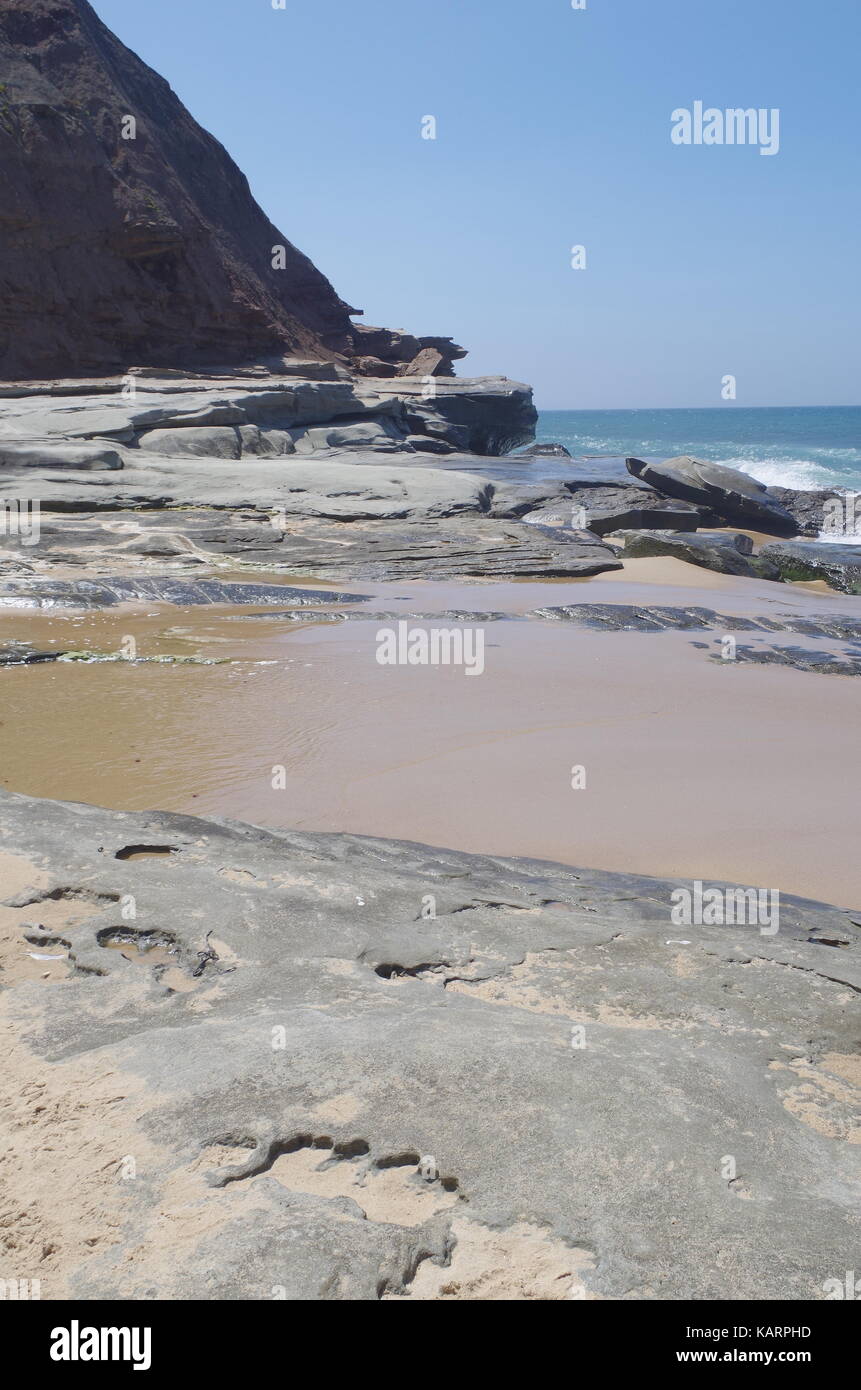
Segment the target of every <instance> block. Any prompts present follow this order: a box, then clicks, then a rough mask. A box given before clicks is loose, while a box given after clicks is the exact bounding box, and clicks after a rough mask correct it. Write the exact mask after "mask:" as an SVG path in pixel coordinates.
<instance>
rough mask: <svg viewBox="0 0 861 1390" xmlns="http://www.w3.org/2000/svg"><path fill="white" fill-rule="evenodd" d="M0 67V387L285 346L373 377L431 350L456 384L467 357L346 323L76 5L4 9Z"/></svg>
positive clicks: (347, 314)
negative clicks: (377, 363)
mask: <svg viewBox="0 0 861 1390" xmlns="http://www.w3.org/2000/svg"><path fill="white" fill-rule="evenodd" d="M0 65H2V69H3V77H4V79H5V80H4V82H3V87H2V94H0V95H2V104H0V176H2V183H3V189H4V197H3V202H2V208H0V377H5V378H10V377H11V378H16V377H17V378H24V377H37V376H42V377H44V376H46V375H48V374H50V373H64V374H67V375H74V374H78V375H82V374H85V373H87V372H98V371H105V370H112V369H114V368H119V369H121V370H122V369H124V368H125V367H126V366H127V364H129V363H131V362H138V363H141V364H143V365H145V366H155V365H159V366H165V367H177V366H180V365H183V364H191V363H222V362H228V361H233V362H242V361H247V360H248V359H249V358H253V357H256V358H263V359H264V360H266V359H269V360H271V359H272V358H273V357H274V358H276V360H277V357H278V356H279V355H281V356H283V355H284V353H285V352H287V353H290V354H293V355H301V356H304V357H306V358H309V359H311V360H312V361H313V360H318V361H321V360H326V359H329V360H331V359H334V358H339V359H340V361H341V362H345V361H348V360H350V359H351V358H353V357H355V358H357V359H358V361H357V367H358V369H359V370H362V367H363V366H364V364H365V359H366V358H367V356H368V355H370V356H371V357H377V358H379V359H381V360H382V361H383V364H384V365H383V368H382V371H383V372H385V371H387V370H388V367H387V365H386V364H388V363H390V362H392V361H393V359H394V360H395V361H397V360H405V361H407V362H409V361H411V360H412V359H413V358H415V357H416V356H417V354H419V353H432V354H434V361H435V365H434V367H433V368H432V370H434V371H437V372H438V371H440V370H442V371H443V372H445V373H450V372H451V371H452V363H453V361H454V360H455V358H459V357H463V356H464V355H465V351H464V349H463V348H460V347H458V345H457V344H455V343H453V342H452V340H451V339H450V338H418V339H417V338H412V337H411V336H410V335H407V334H397V333H390V332H389V331H388V330H386V329H368V330H363V329H362V328H361V327H359V326H357V325H355V324H353V323H352V322H351V315H353V314H355V313H357V312H360V311H358V310H355V309H353V308H351V307H350V305H349V304H347V303H345V302H344V300H342V299H341V298H340V297H339V296H338V295H337V294H336V292H335V290H334V289H333V288H332V286H331V284H330V283H329V281H328V280H327V279H326V278H325V276H323V275H321V274H320V272H319V271H318V270H317V269H316V268H315V266H314V265H312V263H311V261H310V260H308V258H307V257H306V256H304V255H303V254H302V253H301V252H300V251H298V250H297V249H296V248H295V247H294V246H293V245H291V243H290V242H289V241H288V240H287V238H286V237H285V236H284V235H283V233H281V232H280V231H279V230H278V229H277V228H276V227H275V226H274V225H273V224H272V223H271V222H270V221H269V219H268V218H267V217H266V215H265V214H264V213H263V211H262V210H261V209H260V207H259V206H258V205H257V203H256V202H255V201H254V199H253V197H252V196H251V192H250V189H249V187H248V181H247V179H246V178H245V177H244V175H243V174H242V173H241V172H240V170H239V169H238V168H237V167H236V165H235V164H234V162H233V160H232V159H231V158H230V156H229V155H228V154H227V152H226V151H225V150H224V149H223V147H222V146H221V145H220V144H219V143H218V141H217V140H215V139H213V137H212V136H211V135H209V134H207V132H206V131H204V130H203V129H202V128H201V127H200V126H199V125H198V124H197V122H196V121H194V120H193V119H192V117H191V116H190V115H189V113H188V111H187V110H186V109H185V107H184V106H183V105H182V103H181V102H180V101H179V100H178V98H177V97H176V95H175V94H174V93H173V91H172V90H171V89H170V87H169V86H168V84H167V83H166V82H165V81H164V80H163V78H161V77H159V76H158V74H156V73H155V72H153V71H152V69H151V68H148V67H147V66H146V64H144V63H143V62H141V60H140V59H139V58H138V57H137V56H136V55H135V54H134V53H132V52H131V51H130V50H129V49H127V48H125V47H124V45H123V44H122V43H120V41H119V40H118V39H117V38H116V37H115V36H114V35H113V34H112V33H111V32H110V30H109V29H107V28H106V27H105V25H104V24H103V23H102V22H101V20H100V19H99V18H98V16H97V15H96V14H95V12H94V11H93V9H92V7H91V6H90V5H89V4H88V3H87V2H86V0H3V5H2V9H0ZM132 122H133V123H134V124H133V125H132V124H131V123H132ZM400 351H403V353H404V354H405V356H404V357H403V358H399V353H400Z"/></svg>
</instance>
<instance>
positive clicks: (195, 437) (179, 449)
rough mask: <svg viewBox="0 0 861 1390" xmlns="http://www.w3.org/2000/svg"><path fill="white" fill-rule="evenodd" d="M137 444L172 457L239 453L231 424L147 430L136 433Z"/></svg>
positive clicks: (220, 456)
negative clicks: (139, 433)
mask: <svg viewBox="0 0 861 1390" xmlns="http://www.w3.org/2000/svg"><path fill="white" fill-rule="evenodd" d="M245 428H247V426H246V427H245ZM137 445H138V448H139V449H142V450H143V451H144V452H145V453H147V454H167V455H169V456H171V457H173V458H181V457H182V455H183V454H191V455H193V456H195V457H199V458H214V459H238V458H240V457H241V454H242V445H241V440H240V435H239V431H238V430H237V429H236V427H235V426H232V425H210V426H208V427H206V426H204V427H197V428H195V427H192V428H191V429H173V430H158V429H157V430H147V431H146V433H145V434H141V435H139V436H138V439H137Z"/></svg>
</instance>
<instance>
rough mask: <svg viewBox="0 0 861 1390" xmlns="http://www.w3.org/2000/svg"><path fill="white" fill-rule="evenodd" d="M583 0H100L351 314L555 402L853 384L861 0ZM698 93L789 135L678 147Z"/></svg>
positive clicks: (689, 400) (748, 399)
mask: <svg viewBox="0 0 861 1390" xmlns="http://www.w3.org/2000/svg"><path fill="white" fill-rule="evenodd" d="M586 6H587V7H586V9H585V10H573V9H572V8H571V0H522V2H521V3H518V0H432V3H431V0H287V8H286V9H285V10H274V9H273V8H272V0H138V3H132V0H95V8H96V10H97V12H98V13H99V15H100V16H101V17H102V19H104V20H105V22H106V23H107V24H108V25H110V27H111V28H112V29H113V30H114V31H115V32H116V33H117V34H118V35H119V37H120V38H121V39H122V40H123V41H124V42H125V43H126V44H128V46H129V47H130V48H132V49H134V50H135V51H136V52H137V53H139V54H140V56H141V57H142V58H144V60H145V61H147V62H148V63H150V64H151V65H152V66H153V67H155V68H157V69H158V70H159V71H160V72H161V73H162V74H163V76H165V77H166V78H167V79H168V81H169V82H170V83H171V85H172V86H173V88H174V89H175V91H176V92H177V93H178V94H179V96H180V97H181V98H182V100H183V101H184V102H185V103H186V105H187V106H188V107H189V108H190V110H191V112H192V114H193V115H194V116H195V117H196V118H197V119H198V120H199V121H200V122H201V123H202V124H203V125H205V126H206V127H207V128H208V129H209V130H211V131H212V133H213V134H214V135H216V136H217V137H218V138H219V139H220V140H221V141H222V142H223V143H224V144H225V145H226V147H227V149H228V150H229V151H230V153H231V154H232V155H233V157H234V158H235V159H236V161H237V162H238V164H239V165H240V167H241V168H242V169H243V170H244V171H245V173H246V174H247V175H248V178H249V180H250V183H251V187H252V189H253V191H254V194H255V196H256V197H257V199H258V201H259V202H260V203H261V204H262V205H263V206H264V208H265V209H266V211H267V212H268V214H269V215H270V216H271V217H272V219H273V221H274V222H275V223H276V224H277V225H278V226H279V227H280V228H281V229H282V231H283V232H284V233H285V234H286V235H287V236H288V237H289V239H290V240H291V241H292V242H294V243H295V244H296V245H297V246H299V247H300V248H301V249H302V250H303V251H305V252H306V254H308V255H309V256H310V257H311V258H312V260H313V261H314V262H315V263H316V264H317V265H318V266H319V267H320V269H321V270H323V271H324V272H325V273H326V274H327V275H328V276H329V278H330V279H331V280H332V282H333V283H334V285H335V287H336V288H337V290H338V292H339V293H340V294H341V295H342V296H343V297H344V298H345V299H347V300H348V301H349V302H350V303H351V304H355V305H357V306H359V307H360V308H363V309H364V310H365V322H367V323H371V324H385V325H386V326H388V327H391V328H406V329H409V330H410V331H411V332H415V333H441V334H449V335H451V336H453V337H454V338H455V339H457V341H459V342H461V343H463V344H464V346H466V347H468V348H469V349H470V356H469V357H468V358H467V359H466V361H465V362H464V363H463V364H462V365H461V368H460V370H461V372H463V373H465V372H469V373H470V374H471V375H481V374H491V373H497V372H500V373H504V374H505V375H507V376H509V377H513V378H517V379H519V380H523V381H528V382H531V383H532V384H533V385H534V387H535V391H536V400H537V403H538V405H539V406H541V407H544V408H560V409H562V408H572V409H574V408H578V407H582V408H602V407H607V408H613V407H642V406H706V405H715V406H720V405H724V404H725V403H724V402H723V401H722V398H721V382H722V379H723V378H724V377H725V376H726V375H729V374H732V375H734V376H735V377H736V379H737V403H738V404H739V405H838V404H843V405H851V404H857V403H859V402H861V390H859V373H858V364H859V358H861V354H859V350H858V324H859V317H861V316H860V315H859V308H861V305H859V299H861V275H859V272H858V254H857V244H858V238H859V226H861V178H859V145H861V131H859V109H861V106H859V101H858V96H857V92H858V85H857V62H858V49H859V40H861V6H859V4H858V0H586ZM697 100H701V101H703V102H704V103H705V105H706V107H709V106H713V107H716V108H718V109H721V110H723V109H726V108H728V107H756V108H761V107H762V108H768V109H771V108H773V107H776V108H779V110H780V150H779V153H778V154H776V155H775V156H773V157H766V156H763V155H761V154H760V152H759V150H758V148H755V147H750V146H744V147H740V146H735V147H729V146H725V145H724V146H712V147H705V146H693V145H692V146H688V147H683V146H677V145H674V144H673V143H672V141H671V139H670V131H671V114H672V112H673V111H674V110H676V109H677V108H682V107H687V108H692V107H693V103H694V102H695V101H697ZM427 115H433V116H435V117H436V120H437V123H438V124H437V138H436V140H424V139H422V138H421V121H422V118H423V117H424V116H427ZM574 245H583V246H585V247H586V260H587V264H586V269H585V270H576V271H575V270H572V269H571V247H572V246H574ZM725 408H726V409H732V405H731V404H729V403H726V404H725Z"/></svg>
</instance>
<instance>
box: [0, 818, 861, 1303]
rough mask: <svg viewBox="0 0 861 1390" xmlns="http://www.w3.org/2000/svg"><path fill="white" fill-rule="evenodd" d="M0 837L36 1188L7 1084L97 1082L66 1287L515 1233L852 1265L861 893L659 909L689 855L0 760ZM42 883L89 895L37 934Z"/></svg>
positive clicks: (490, 1280)
mask: <svg viewBox="0 0 861 1390" xmlns="http://www.w3.org/2000/svg"><path fill="white" fill-rule="evenodd" d="M0 835H2V844H3V849H4V852H5V853H7V854H13V855H16V854H19V855H20V854H23V855H26V856H27V857H29V858H30V859H31V860H33V861H34V873H35V872H37V871H41V873H42V874H43V875H44V877H43V878H42V881H41V886H38V887H33V888H31V889H29V890H28V889H25V890H23V891H20V892H18V893H16V895H15V896H14V897H12V898H11V899H8V901H9V903H10V904H11V906H12V909H13V911H17V912H18V913H19V915H20V920H21V937H20V949H21V951H22V952H26V951H27V950H29V949H32V944H33V943H34V942H38V941H39V940H41V939H45V940H46V941H47V940H50V941H53V942H54V943H55V944H54V945H53V946H52V948H51V949H52V950H53V951H54V952H57V951H59V952H60V953H64V954H65V957H66V962H67V969H68V974H67V977H66V978H64V979H62V980H60V981H50V980H47V981H46V980H34V981H31V982H29V983H21V984H17V985H16V986H15V987H14V988H11V989H7V990H5V992H4V1003H5V1004H6V1008H7V1015H8V1017H9V1018H10V1019H11V1020H12V1022H13V1023H15V1024H17V1027H18V1029H19V1030H20V1032H21V1033H22V1034H25V1035H26V1042H27V1050H28V1055H32V1054H35V1055H36V1057H37V1058H41V1059H42V1068H41V1071H40V1072H39V1073H37V1075H40V1076H41V1078H42V1086H41V1088H36V1090H35V1100H33V1101H32V1102H31V1101H30V1100H29V1099H25V1101H24V1102H23V1112H22V1119H21V1123H22V1125H24V1124H25V1122H26V1121H27V1120H28V1118H29V1119H31V1124H30V1127H29V1128H26V1127H25V1128H22V1129H21V1131H20V1137H19V1133H18V1131H17V1130H14V1129H13V1131H12V1133H11V1136H10V1138H9V1141H8V1142H9V1147H8V1150H7V1157H8V1158H9V1161H11V1162H13V1163H14V1162H16V1161H17V1160H18V1157H19V1154H21V1153H23V1148H22V1147H21V1146H22V1145H24V1144H25V1143H26V1144H28V1145H29V1149H28V1152H29V1153H30V1155H31V1160H30V1166H31V1167H32V1174H33V1176H32V1177H31V1178H30V1179H29V1180H30V1181H31V1182H32V1184H33V1187H34V1190H35V1193H36V1194H37V1198H38V1201H37V1207H38V1205H39V1204H40V1203H41V1201H42V1199H43V1198H44V1197H46V1196H47V1197H50V1195H51V1194H50V1193H47V1194H46V1193H44V1192H42V1191H40V1183H41V1184H42V1185H43V1186H46V1185H50V1182H51V1177H50V1172H51V1166H52V1163H54V1164H55V1163H56V1154H52V1153H51V1152H50V1146H51V1144H52V1143H53V1144H56V1142H57V1137H56V1133H55V1129H56V1125H54V1127H53V1128H49V1129H48V1130H45V1129H44V1128H39V1127H38V1126H36V1127H35V1128H34V1127H33V1126H32V1117H30V1116H29V1109H28V1107H29V1106H30V1105H31V1104H32V1105H35V1104H36V1103H38V1104H39V1105H40V1106H41V1107H42V1109H43V1110H44V1107H45V1104H46V1096H47V1098H48V1101H49V1102H50V1103H51V1104H52V1105H54V1106H55V1107H56V1113H57V1115H58V1116H59V1117H62V1116H63V1115H64V1114H65V1107H66V1106H67V1104H68V1101H69V1097H68V1093H67V1092H66V1091H65V1090H64V1089H63V1078H64V1076H65V1075H66V1070H65V1069H68V1068H72V1069H73V1074H74V1075H75V1076H76V1077H77V1078H79V1080H78V1083H77V1090H76V1092H75V1094H74V1098H73V1099H74V1106H75V1110H74V1114H75V1126H76V1129H77V1127H78V1126H80V1125H82V1124H84V1125H85V1124H86V1121H87V1116H88V1108H89V1107H92V1106H93V1105H94V1103H95V1100H96V1098H97V1096H98V1085H99V1080H98V1078H100V1077H102V1076H103V1075H105V1076H108V1078H109V1079H108V1080H107V1081H106V1082H105V1083H104V1084H105V1085H106V1086H110V1087H111V1089H110V1090H108V1091H107V1092H106V1096H107V1097H110V1098H112V1099H113V1104H112V1105H111V1107H110V1109H109V1113H110V1124H109V1125H108V1126H107V1127H106V1126H105V1125H103V1126H102V1128H101V1129H100V1130H99V1131H98V1133H99V1143H100V1145H101V1147H100V1149H99V1150H98V1156H99V1158H100V1161H101V1163H102V1164H105V1163H107V1167H106V1169H104V1171H102V1170H101V1169H100V1170H99V1172H98V1174H94V1175H93V1177H94V1178H97V1181H96V1182H95V1183H92V1182H91V1183H89V1184H86V1186H87V1200H88V1202H89V1211H90V1213H91V1218H90V1219H91V1221H92V1222H93V1223H94V1225H95V1227H96V1228H97V1229H98V1230H101V1229H103V1226H102V1225H100V1224H99V1221H98V1216H99V1204H100V1203H101V1204H103V1205H104V1207H105V1208H106V1209H107V1210H108V1211H109V1212H110V1214H111V1217H112V1224H111V1234H110V1239H108V1240H100V1241H97V1242H95V1243H94V1244H93V1245H92V1246H91V1247H90V1248H89V1250H88V1251H87V1253H83V1252H82V1254H81V1257H80V1260H79V1262H78V1263H77V1264H75V1265H74V1266H73V1268H72V1269H71V1271H70V1274H69V1288H70V1292H71V1296H73V1297H84V1298H96V1297H106V1298H111V1299H117V1298H120V1299H129V1298H153V1297H156V1298H182V1299H194V1298H201V1299H225V1298H227V1299H250V1300H256V1299H260V1300H268V1299H271V1298H272V1296H273V1291H274V1290H278V1289H281V1290H286V1296H287V1297H288V1298H300V1299H309V1300H313V1299H330V1300H331V1299H336V1300H340V1299H354V1300H355V1299H357V1300H369V1301H373V1300H377V1299H379V1298H381V1297H409V1296H412V1297H422V1296H434V1295H433V1294H432V1293H431V1294H428V1293H426V1292H425V1293H423V1292H422V1290H423V1289H427V1287H428V1284H429V1285H430V1287H431V1288H432V1289H433V1288H435V1289H436V1290H437V1291H439V1290H440V1289H441V1288H442V1287H443V1285H444V1286H445V1287H446V1288H448V1289H449V1290H450V1291H451V1290H454V1293H453V1295H451V1294H450V1296H455V1297H461V1298H470V1297H480V1298H481V1297H485V1298H486V1297H494V1296H496V1297H505V1296H506V1292H505V1288H506V1286H505V1282H504V1281H505V1278H506V1271H508V1272H510V1270H511V1268H512V1266H513V1267H515V1268H516V1270H517V1279H518V1291H517V1293H516V1294H515V1295H514V1296H516V1297H521V1298H522V1297H527V1298H529V1297H539V1298H550V1299H554V1298H568V1297H571V1296H574V1297H577V1296H585V1297H587V1298H611V1299H634V1300H642V1299H697V1300H703V1299H705V1300H711V1299H719V1298H729V1299H739V1300H754V1301H758V1300H761V1299H772V1298H773V1299H790V1300H808V1299H811V1300H815V1299H822V1298H824V1297H825V1294H824V1292H823V1288H822V1286H823V1283H824V1281H825V1280H827V1279H829V1278H831V1277H833V1276H834V1275H835V1273H838V1274H839V1272H840V1271H842V1270H843V1269H844V1268H845V1266H846V1263H847V1258H848V1256H847V1252H851V1250H852V1249H853V1248H854V1242H855V1239H856V1234H857V1231H856V1224H855V1220H854V1214H853V1211H854V1206H855V1202H856V1195H855V1194H856V1190H855V1186H854V1184H855V1181H856V1179H857V1163H856V1162H855V1159H854V1153H855V1151H854V1150H853V1149H852V1147H851V1145H850V1144H849V1143H847V1138H848V1136H849V1133H850V1127H851V1105H850V1100H851V1093H850V1091H849V1088H848V1087H847V1085H846V1083H845V1081H844V1080H843V1079H842V1073H841V1070H840V1069H841V1067H843V1066H844V1065H848V1064H849V1063H850V1062H851V1061H852V1060H853V1059H854V1058H856V1057H857V1053H856V1049H857V1028H856V1027H855V1025H854V1021H853V1018H852V1015H851V1013H850V1012H849V1009H848V1005H849V1003H850V1001H852V1000H853V998H854V997H855V996H856V995H857V992H858V990H859V988H861V970H859V947H858V921H859V920H861V919H859V917H858V915H857V914H853V913H846V912H842V911H838V910H837V909H835V908H829V907H826V906H822V905H820V904H815V903H810V902H806V901H804V900H799V899H794V898H790V897H787V896H782V897H781V901H780V920H779V931H778V932H777V933H776V934H774V935H763V934H761V932H760V931H759V929H758V928H757V927H755V926H701V927H688V928H679V927H678V926H675V925H674V924H673V923H672V921H671V917H670V912H671V904H672V901H673V900H672V897H671V894H672V892H673V890H674V889H675V888H677V887H688V888H690V887H691V885H686V884H677V883H673V882H669V881H662V880H657V879H647V878H641V877H636V876H633V875H626V874H607V873H601V872H597V871H590V870H581V869H571V868H566V867H562V866H559V865H554V864H547V863H539V862H536V861H530V860H518V859H508V858H504V857H489V858H483V857H479V856H472V855H467V854H460V853H456V852H454V851H450V850H437V849H429V848H427V847H424V846H420V845H411V844H405V843H398V842H393V841H384V840H371V839H363V838H361V837H358V836H352V835H331V834H329V835H327V834H306V833H296V832H290V831H269V830H263V829H260V828H255V827H253V826H247V825H240V824H232V823H227V822H213V821H201V820H196V819H193V818H191V817H188V816H182V815H171V814H166V813H162V812H157V811H153V812H144V813H139V814H128V813H123V812H116V811H102V810H99V809H98V808H95V807H91V806H83V805H68V804H66V805H64V804H61V803H55V802H40V801H33V800H31V799H29V798H26V797H19V796H12V795H10V794H8V793H0ZM705 886H706V888H709V887H711V886H718V887H720V888H722V889H725V888H726V887H727V885H712V884H710V883H706V885H705ZM130 899H131V900H133V901H134V903H135V905H136V916H135V919H134V921H132V922H129V920H128V919H127V918H125V919H124V917H123V915H122V914H121V912H120V904H121V903H126V904H127V903H128V902H129V900H130ZM48 900H50V901H51V902H53V903H54V904H55V905H56V904H57V903H58V902H59V903H62V902H63V901H64V900H66V901H69V902H70V903H71V904H73V905H77V906H78V907H80V905H81V903H82V902H83V903H84V904H90V905H91V907H92V911H91V913H90V914H89V915H88V916H85V917H84V918H83V919H81V918H80V917H79V919H78V920H77V921H76V922H75V923H74V924H73V925H70V926H68V927H64V928H63V932H62V939H59V938H58V937H57V935H56V934H55V935H54V936H52V937H49V936H47V935H44V937H43V936H40V934H39V930H38V925H36V926H33V924H34V923H36V924H38V922H39V905H40V903H42V902H45V901H48ZM431 909H432V910H433V912H434V913H435V915H434V916H429V915H428V913H429V912H430V911H431ZM27 923H29V924H30V926H29V928H28V927H27V926H26V925H25V924H27ZM53 930H54V931H55V933H56V929H53ZM109 947H113V949H106V948H109ZM156 947H158V948H159V951H160V952H161V953H162V955H161V956H159V953H158V952H156V954H155V956H153V957H152V959H153V961H154V962H155V963H154V964H152V965H151V964H149V962H148V952H149V951H150V950H154V949H155V948H156ZM8 949H9V951H10V952H11V954H8V955H7V956H6V957H5V962H6V964H7V966H8V965H10V964H11V963H12V962H13V961H14V935H13V938H12V939H11V940H10V945H9V948H8ZM165 954H166V956H167V959H165ZM3 978H4V977H3V976H2V975H0V984H2V981H3ZM55 1075H56V1081H55V1080H54V1077H55ZM46 1085H47V1086H48V1088H49V1089H48V1091H47V1092H46V1091H45V1086H46ZM51 1088H58V1089H57V1090H56V1098H55V1099H54V1098H53V1097H54V1090H53V1089H51ZM19 1108H20V1107H19ZM52 1118H53V1116H52ZM43 1146H47V1147H43ZM114 1150H115V1151H116V1158H115V1161H114V1163H113V1164H112V1163H111V1157H112V1155H113V1154H114ZM728 1154H729V1155H732V1156H733V1157H734V1159H735V1162H736V1165H737V1167H736V1171H735V1175H734V1176H733V1177H732V1178H731V1179H730V1178H728V1177H727V1176H726V1174H725V1172H724V1171H723V1166H724V1165H725V1160H726V1155H728ZM122 1155H131V1156H132V1157H136V1163H137V1178H136V1181H134V1182H131V1181H127V1182H124V1181H123V1180H122V1177H121V1174H120V1172H119V1171H118V1165H119V1163H120V1159H121V1157H122ZM424 1155H432V1156H433V1160H434V1167H433V1169H432V1170H431V1172H432V1173H434V1172H435V1173H436V1174H437V1176H436V1177H432V1178H431V1180H430V1181H427V1182H425V1181H423V1180H422V1179H421V1178H420V1176H419V1174H418V1172H417V1165H418V1163H419V1160H420V1158H421V1157H422V1156H424ZM94 1157H95V1155H94ZM73 1200H74V1198H73ZM177 1226H178V1227H179V1229H181V1231H182V1239H181V1240H180V1241H178V1242H177V1243H175V1244H173V1245H172V1246H171V1247H170V1248H169V1249H165V1248H163V1247H164V1238H165V1231H166V1230H167V1229H170V1228H173V1229H176V1228H177ZM500 1242H501V1244H500ZM85 1248H86V1247H85ZM505 1252H507V1258H506V1255H505ZM49 1263H50V1262H49ZM841 1277H842V1276H841ZM542 1279H543V1280H544V1281H545V1282H544V1284H542ZM548 1281H549V1285H550V1287H549V1288H548ZM575 1289H577V1290H582V1293H579V1294H578V1293H577V1292H574V1290H575ZM42 1296H43V1298H44V1297H50V1296H51V1287H50V1280H49V1279H48V1276H47V1275H43V1294H42ZM436 1296H441V1295H440V1294H439V1292H437V1295H436ZM507 1296H512V1295H511V1292H510V1289H509V1293H508V1295H507Z"/></svg>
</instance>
